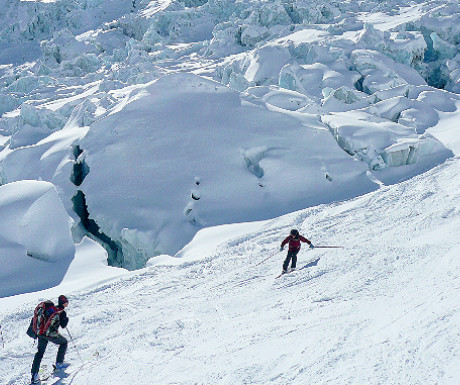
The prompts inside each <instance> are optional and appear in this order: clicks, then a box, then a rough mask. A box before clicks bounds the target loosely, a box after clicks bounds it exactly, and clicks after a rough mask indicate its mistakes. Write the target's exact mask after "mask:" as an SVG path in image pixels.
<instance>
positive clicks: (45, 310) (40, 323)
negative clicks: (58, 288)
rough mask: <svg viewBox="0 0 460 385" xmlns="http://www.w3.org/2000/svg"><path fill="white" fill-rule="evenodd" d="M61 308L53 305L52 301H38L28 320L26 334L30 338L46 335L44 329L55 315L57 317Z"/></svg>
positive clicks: (45, 329)
mask: <svg viewBox="0 0 460 385" xmlns="http://www.w3.org/2000/svg"><path fill="white" fill-rule="evenodd" d="M60 312H61V310H59V309H57V308H56V307H55V306H54V303H53V302H52V301H44V302H40V303H39V304H38V305H37V307H36V308H35V310H34V315H33V317H32V319H31V320H30V325H29V328H28V329H27V335H28V336H29V337H31V338H34V339H35V338H37V337H38V336H42V335H46V331H47V330H48V328H49V327H50V325H51V322H52V321H53V319H54V318H55V317H59V313H60Z"/></svg>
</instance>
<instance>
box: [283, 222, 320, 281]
mask: <svg viewBox="0 0 460 385" xmlns="http://www.w3.org/2000/svg"><path fill="white" fill-rule="evenodd" d="M300 242H306V243H307V244H309V245H310V249H314V246H313V244H312V243H311V242H310V241H309V240H308V239H307V238H305V237H303V236H302V235H300V234H299V231H298V230H296V229H293V230H291V234H290V235H289V236H288V237H287V238H286V239H285V240H284V241H283V242H282V243H281V247H280V251H283V250H284V246H285V245H286V244H287V243H289V249H288V253H287V256H286V259H285V260H284V263H283V271H282V272H281V274H285V273H287V272H288V266H289V262H291V260H292V262H291V271H292V270H295V268H296V265H297V254H298V253H299V251H300V245H301V244H300Z"/></svg>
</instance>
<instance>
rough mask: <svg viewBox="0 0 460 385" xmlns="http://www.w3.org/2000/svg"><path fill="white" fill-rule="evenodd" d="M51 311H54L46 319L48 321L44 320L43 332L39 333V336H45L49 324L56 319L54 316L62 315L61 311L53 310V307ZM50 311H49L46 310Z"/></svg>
mask: <svg viewBox="0 0 460 385" xmlns="http://www.w3.org/2000/svg"><path fill="white" fill-rule="evenodd" d="M52 309H53V310H54V311H53V313H52V314H51V315H50V316H49V317H48V319H47V320H46V323H44V325H43V330H42V332H41V333H40V335H46V332H47V331H48V329H49V327H50V326H51V324H52V323H53V320H54V319H55V318H56V316H58V317H59V315H60V314H61V313H62V310H59V309H57V308H55V307H54V306H53V307H52ZM48 310H50V309H48Z"/></svg>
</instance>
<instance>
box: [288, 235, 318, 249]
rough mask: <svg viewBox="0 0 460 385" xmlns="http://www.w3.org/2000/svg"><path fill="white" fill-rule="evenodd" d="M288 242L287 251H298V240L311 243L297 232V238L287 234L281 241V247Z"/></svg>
mask: <svg viewBox="0 0 460 385" xmlns="http://www.w3.org/2000/svg"><path fill="white" fill-rule="evenodd" d="M288 242H289V251H299V250H300V242H306V243H308V244H310V243H311V242H310V241H309V240H308V239H307V238H305V237H302V236H301V235H300V234H299V238H294V237H293V236H291V235H289V236H288V237H287V238H286V239H285V240H284V241H283V242H282V243H281V247H284V246H285V245H286V244H287V243H288Z"/></svg>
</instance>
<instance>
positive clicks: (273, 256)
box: [255, 251, 279, 266]
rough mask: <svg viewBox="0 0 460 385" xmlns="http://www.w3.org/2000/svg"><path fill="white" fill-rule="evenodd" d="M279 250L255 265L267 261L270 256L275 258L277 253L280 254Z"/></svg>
mask: <svg viewBox="0 0 460 385" xmlns="http://www.w3.org/2000/svg"><path fill="white" fill-rule="evenodd" d="M278 253H279V251H277V252H276V253H275V254H273V255H270V256H269V257H268V258H265V259H264V260H263V261H260V262H259V263H258V264H256V265H255V266H259V265H260V264H261V263H263V262H265V261H268V260H269V259H270V258H273V257H274V256H275V255H276V254H278Z"/></svg>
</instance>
